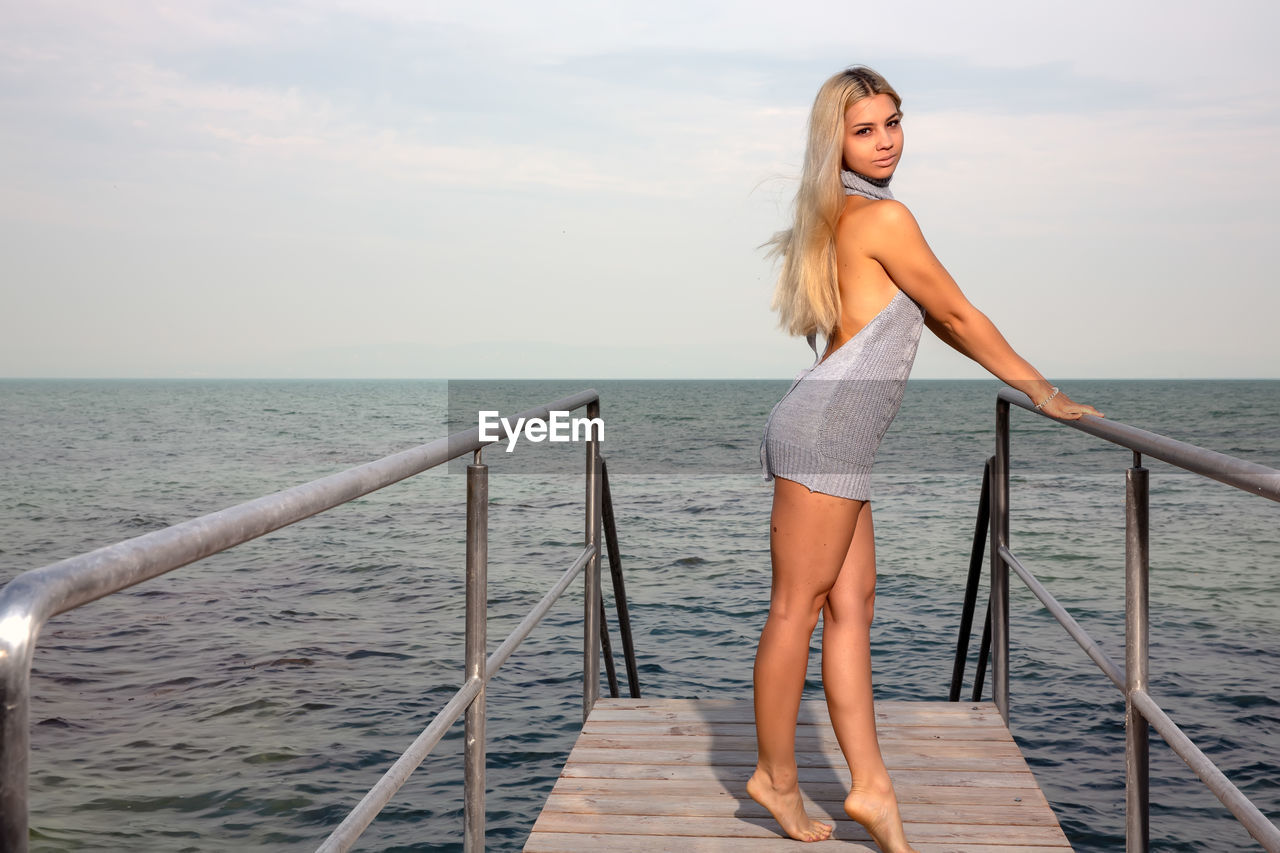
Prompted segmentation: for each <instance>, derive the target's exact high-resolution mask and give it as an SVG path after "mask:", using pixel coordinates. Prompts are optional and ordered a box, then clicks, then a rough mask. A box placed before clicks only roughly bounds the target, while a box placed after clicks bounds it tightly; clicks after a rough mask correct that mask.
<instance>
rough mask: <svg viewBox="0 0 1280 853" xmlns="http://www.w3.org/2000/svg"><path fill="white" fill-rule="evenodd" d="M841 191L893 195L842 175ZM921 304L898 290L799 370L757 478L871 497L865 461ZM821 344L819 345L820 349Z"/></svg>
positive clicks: (896, 392) (913, 344) (769, 430)
mask: <svg viewBox="0 0 1280 853" xmlns="http://www.w3.org/2000/svg"><path fill="white" fill-rule="evenodd" d="M841 180H842V183H843V184H844V186H845V193H846V194H847V195H862V196H865V197H867V198H874V199H891V198H893V194H892V193H891V192H890V191H889V188H888V180H884V181H883V182H880V181H875V180H873V179H870V178H867V176H865V175H860V174H858V173H857V172H852V171H849V170H845V171H844V172H843V173H842V175H841ZM923 327H924V309H923V308H922V307H921V306H920V305H919V304H918V303H916V302H915V301H914V300H913V299H911V297H910V296H908V295H907V294H906V292H905V291H903V290H901V289H899V290H897V291H896V292H895V294H894V296H893V298H892V299H891V300H890V301H889V304H888V305H886V306H885V307H884V308H883V309H882V310H881V311H880V313H879V314H877V315H876V316H875V317H873V318H872V319H871V320H870V321H869V322H868V323H867V324H866V325H865V326H863V327H862V328H861V329H859V330H858V332H857V333H856V334H855V335H854V336H853V337H852V338H850V339H849V340H848V341H846V342H845V343H844V344H842V345H841V346H839V347H838V348H836V349H835V350H834V351H833V352H831V353H830V354H829V355H828V356H827V358H826V360H825V361H823V360H822V358H821V355H820V350H819V349H818V347H817V342H816V338H817V336H816V335H810V336H809V344H810V346H812V347H813V349H814V355H815V360H814V364H813V366H811V367H808V368H806V369H804V370H802V371H801V372H800V374H799V375H798V376H797V377H796V379H795V382H793V383H792V385H791V388H790V390H788V391H787V393H786V394H785V395H784V396H783V398H782V400H780V401H779V402H778V404H777V405H776V406H774V407H773V410H772V411H771V412H770V413H769V418H768V420H767V421H766V422H765V429H764V437H763V439H762V440H761V442H760V464H761V468H762V472H763V476H764V478H765V479H766V480H771V479H773V478H774V477H775V476H777V477H783V478H785V479H788V480H794V481H796V482H798V483H801V484H803V485H804V486H806V487H807V488H808V489H809V490H810V491H815V492H823V493H825V494H830V495H835V496H837V497H844V498H851V499H856V500H869V499H870V497H871V485H870V482H871V465H872V463H873V462H874V460H875V455H876V450H877V449H878V448H879V445H880V440H881V439H882V438H883V437H884V434H885V432H887V431H888V429H889V425H890V424H891V423H892V422H893V419H894V418H895V417H896V416H897V413H898V408H899V406H900V405H901V402H902V396H903V393H904V391H905V390H906V383H907V377H908V376H909V375H910V373H911V368H912V366H913V364H914V363H915V355H916V348H917V345H918V344H919V341H920V333H921V330H922V329H923ZM824 348H825V347H824Z"/></svg>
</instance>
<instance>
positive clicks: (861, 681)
mask: <svg viewBox="0 0 1280 853" xmlns="http://www.w3.org/2000/svg"><path fill="white" fill-rule="evenodd" d="M875 598H876V545H875V530H874V528H873V527H872V523H871V504H870V502H863V504H862V507H861V509H860V511H859V513H858V518H857V525H856V527H855V528H854V531H853V541H852V542H851V543H850V545H849V552H848V554H847V555H846V556H845V559H844V563H843V565H842V566H841V567H840V574H839V576H838V577H837V578H836V582H835V585H834V586H833V587H832V588H831V592H830V593H829V594H828V595H827V600H826V604H825V605H824V606H823V610H822V687H823V690H824V691H825V692H826V695H827V708H828V709H829V710H830V712H831V725H832V727H833V728H834V729H835V732H836V739H837V740H838V741H839V742H840V750H841V751H842V752H843V753H844V757H845V760H846V761H848V762H849V770H850V772H851V773H852V774H853V786H852V788H851V789H850V791H849V796H848V797H847V798H846V799H845V802H844V808H845V811H846V812H847V813H848V814H849V817H851V818H853V819H854V820H856V821H858V823H860V824H862V825H863V826H865V827H866V828H867V831H868V832H870V833H871V837H872V838H874V839H875V842H876V844H878V845H879V846H880V849H881V850H882V851H884V853H914V848H913V847H912V846H911V845H910V844H908V843H907V839H906V836H905V834H904V833H903V830H902V819H901V817H899V814H898V800H897V797H896V796H895V795H894V792H893V783H892V782H891V781H890V779H889V771H888V770H887V769H886V768H885V766H884V758H883V757H882V756H881V755H880V742H879V740H878V739H877V737H876V718H875V708H874V705H873V703H872V696H871V618H872V615H873V613H874V611H875Z"/></svg>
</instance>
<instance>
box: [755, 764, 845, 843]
mask: <svg viewBox="0 0 1280 853" xmlns="http://www.w3.org/2000/svg"><path fill="white" fill-rule="evenodd" d="M747 793H748V794H750V795H751V799H753V800H755V801H756V802H757V803H759V804H760V805H762V806H764V807H765V808H766V809H768V810H769V814H771V815H773V818H774V820H776V821H777V822H778V825H779V826H781V827H782V831H783V832H785V833H786V834H787V835H789V836H790V837H792V838H794V839H796V840H798V841H823V840H825V839H827V838H829V837H830V836H831V830H832V829H833V828H834V827H831V826H828V825H827V824H825V823H822V822H820V821H816V820H810V819H809V816H808V815H807V814H805V813H804V802H803V801H802V800H801V799H800V787H799V786H798V785H794V784H793V785H792V786H791V788H790V789H789V790H787V789H783V790H779V789H777V788H775V787H774V786H773V780H772V779H770V778H769V776H768V774H766V773H764V772H763V771H762V770H760V768H758V767H757V768H756V772H754V773H752V774H751V778H750V779H748V780H747Z"/></svg>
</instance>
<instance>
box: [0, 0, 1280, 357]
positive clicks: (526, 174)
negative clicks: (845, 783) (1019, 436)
mask: <svg viewBox="0 0 1280 853" xmlns="http://www.w3.org/2000/svg"><path fill="white" fill-rule="evenodd" d="M1277 32H1280V4H1276V3H1274V2H1234V1H1232V2H1212V3H1211V2H1194V3H1193V2H1169V0H1162V2H1119V3H1117V2H1114V0H1110V1H1109V2H1079V0H1072V1H1071V2H1036V3H1027V2H973V0H971V2H967V3H963V4H960V3H949V2H904V0H895V2H892V3H884V2H879V3H858V2H847V0H846V2H838V3H820V2H798V1H797V0H793V2H787V3H779V2H776V0H770V2H767V3H755V2H736V0H735V2H712V3H707V2H689V1H688V0H684V2H676V3H671V2H652V0H650V2H645V3H625V4H620V3H586V2H572V3H569V2H545V0H539V2H527V0H525V2H495V0H490V1H489V2H485V3H463V2H450V3H436V2H427V3H422V2H408V1H407V0H406V2H394V0H373V2H369V0H349V2H283V3H262V2H259V1H258V0H254V2H248V0H246V2H235V0H228V2H216V3H211V2H196V0H182V2H176V3H148V2H124V0H122V2H107V3H104V2H100V0H85V2H45V0H41V2H12V3H7V4H4V7H3V10H0V217H2V218H3V222H2V225H3V227H2V228H0V276H2V283H0V288H2V291H0V294H2V301H0V375H3V376H50V377H53V376H84V377H89V376H148V377H149V376H173V377H185V376H244V377H330V376H331V377H436V378H446V379H447V378H470V377H475V378H484V377H527V378H560V377H590V378H632V377H655V378H662V377H673V378H684V377H726V378H750V377H779V378H790V377H791V376H793V375H794V374H795V373H796V372H797V371H798V370H799V369H800V368H802V367H805V366H807V365H808V364H809V362H811V361H812V355H811V354H810V353H809V350H808V348H807V346H806V345H805V343H804V341H803V339H797V338H788V337H787V336H785V335H784V334H783V333H781V332H780V331H778V330H777V327H776V319H775V316H774V315H773V314H772V313H771V312H770V310H769V300H770V296H771V294H772V289H773V278H774V269H773V267H772V265H771V264H770V263H769V262H767V261H766V260H765V259H764V256H763V252H762V251H761V250H759V248H758V246H759V245H760V244H761V243H762V242H763V241H764V240H766V239H767V238H768V237H769V236H770V234H772V233H773V232H774V231H775V230H777V229H779V228H781V227H785V224H786V214H787V211H788V207H789V205H790V201H791V197H792V194H793V192H794V188H795V183H794V181H795V178H796V176H797V175H798V171H799V162H800V157H801V152H802V145H803V141H804V140H803V132H804V122H805V118H806V114H807V110H808V107H809V105H810V104H811V103H812V98H813V95H814V93H815V91H816V89H817V87H818V85H819V84H820V83H821V82H822V81H823V80H824V79H825V78H826V77H827V76H829V75H830V74H832V73H834V72H835V71H837V70H839V69H840V68H842V67H844V66H845V65H848V64H853V63H863V64H869V65H871V66H872V67H874V68H876V69H877V70H878V71H880V72H881V73H882V74H884V75H885V76H886V77H887V78H888V79H889V81H890V82H891V83H892V84H893V85H894V86H895V87H896V88H897V89H898V91H899V92H900V93H901V94H902V96H903V98H904V103H903V109H904V114H905V118H904V122H903V126H904V130H905V133H906V141H905V154H904V158H903V161H902V165H901V166H900V167H899V169H898V171H897V174H896V175H895V177H894V182H893V189H894V191H895V193H896V195H897V197H898V198H899V199H900V200H902V201H903V202H905V203H906V204H907V205H908V206H909V207H910V208H911V210H912V211H913V212H914V214H915V216H916V218H917V219H918V220H919V222H920V224H921V226H922V228H923V229H924V233H925V236H926V238H927V239H928V240H929V242H930V244H931V245H932V246H933V248H934V251H935V252H936V254H937V255H938V257H939V258H940V259H941V260H942V262H943V263H944V264H945V265H946V266H947V268H948V269H949V270H950V271H951V273H952V275H953V276H954V277H955V278H956V280H957V281H958V282H959V284H960V286H961V288H962V289H963V290H964V291H965V293H966V294H967V295H968V297H969V299H970V300H971V301H972V302H973V303H974V304H975V305H977V306H978V308H980V309H981V310H983V311H984V312H985V313H986V314H987V315H988V316H989V317H991V319H992V320H993V321H995V323H996V325H997V326H998V327H999V328H1000V330H1001V331H1002V333H1003V334H1004V335H1005V337H1006V338H1007V339H1008V340H1009V341H1010V343H1011V344H1012V345H1013V346H1014V348H1015V349H1017V350H1018V351H1019V352H1020V353H1021V354H1022V355H1023V356H1025V357H1026V358H1027V359H1028V360H1029V361H1031V362H1032V363H1033V364H1034V365H1036V367H1038V368H1039V369H1040V370H1041V371H1042V372H1043V373H1044V374H1045V375H1046V376H1048V377H1049V378H1050V379H1055V380H1056V379H1060V378H1073V377H1122V378H1130V377H1132V378H1147V377H1173V378H1181V377H1278V376H1280V331H1278V330H1277V322H1276V318H1277V317H1278V316H1280V297H1277V290H1276V275H1275V269H1276V268H1277V263H1278V262H1280V237H1278V236H1277V235H1278V234H1280V179H1278V174H1280V173H1278V169H1277V166H1276V157H1277V155H1278V154H1280V60H1278V59H1277V57H1280V51H1277V49H1276V43H1275V34H1276V33H1277ZM987 375H988V374H986V373H985V371H983V370H982V369H981V368H980V367H978V366H977V365H975V364H973V363H971V362H968V361H966V360H965V359H964V358H963V357H961V356H960V355H959V354H957V353H955V352H954V351H953V350H951V349H949V348H948V347H946V346H945V345H943V344H942V343H941V342H939V341H937V340H936V339H934V338H933V337H932V336H931V335H930V334H929V333H928V331H926V332H925V338H924V339H922V341H921V347H920V353H919V356H918V358H917V361H916V367H915V372H914V373H913V376H915V377H917V378H940V377H981V376H987Z"/></svg>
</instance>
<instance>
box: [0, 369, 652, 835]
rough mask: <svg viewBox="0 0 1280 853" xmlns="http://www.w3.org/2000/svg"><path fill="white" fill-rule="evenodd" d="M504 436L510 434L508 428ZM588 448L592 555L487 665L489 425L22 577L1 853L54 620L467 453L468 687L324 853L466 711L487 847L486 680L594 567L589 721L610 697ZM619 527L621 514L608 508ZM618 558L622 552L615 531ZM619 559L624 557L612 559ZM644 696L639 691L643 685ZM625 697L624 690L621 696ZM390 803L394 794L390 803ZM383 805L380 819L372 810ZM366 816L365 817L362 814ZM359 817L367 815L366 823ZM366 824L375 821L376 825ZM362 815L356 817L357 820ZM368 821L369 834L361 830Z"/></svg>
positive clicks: (617, 593)
mask: <svg viewBox="0 0 1280 853" xmlns="http://www.w3.org/2000/svg"><path fill="white" fill-rule="evenodd" d="M583 406H585V407H587V414H588V417H593V418H598V417H599V413H600V397H599V394H598V393H596V391H595V390H593V389H588V390H584V391H580V392H578V393H576V394H571V395H568V396H566V397H563V398H561V399H559V400H556V401H554V402H551V403H548V404H546V405H544V406H537V407H534V408H532V409H529V410H528V411H525V412H522V413H520V415H519V416H518V417H519V418H523V419H525V420H526V421H527V420H528V419H530V418H541V419H547V418H549V417H550V416H551V413H552V412H553V411H574V410H576V409H579V408H582V407H583ZM503 431H505V427H503ZM588 433H589V435H588V437H587V441H586V442H585V443H586V457H587V469H586V483H587V493H586V498H587V500H586V524H587V535H586V547H585V548H584V549H583V551H582V553H581V554H580V555H579V557H578V558H577V559H576V560H575V561H574V563H573V565H572V566H571V567H570V568H569V570H568V571H566V572H565V573H564V575H563V576H562V577H561V578H560V580H559V581H557V583H556V584H555V585H554V586H553V588H552V589H551V591H550V592H548V593H547V595H546V596H544V597H543V599H542V600H541V601H539V602H538V604H537V605H535V606H534V608H533V609H532V610H531V611H530V613H529V614H528V615H527V616H526V617H525V619H524V620H523V621H522V622H521V623H520V625H519V626H517V628H516V629H515V630H514V631H512V632H511V634H510V635H509V636H508V637H507V639H506V640H505V641H504V642H503V643H502V644H501V645H500V646H499V647H498V648H497V649H496V650H495V651H494V652H493V654H491V655H489V656H488V658H487V659H486V658H485V657H484V652H485V631H484V625H485V622H486V621H487V614H486V609H485V608H486V607H487V595H486V594H485V584H486V577H485V574H486V564H487V541H488V532H487V528H488V525H487V522H488V497H487V494H488V492H487V489H488V486H487V483H488V480H487V471H488V469H487V467H486V466H484V465H481V464H479V461H480V451H481V449H482V448H483V447H486V446H488V445H489V442H488V441H484V440H482V439H481V437H480V427H479V426H478V425H477V426H476V427H475V428H474V429H469V430H462V431H460V432H456V433H453V434H452V435H449V436H446V437H445V438H441V439H437V440H435V441H432V442H429V443H427V444H423V445H420V446H418V447H415V448H412V449H409V450H405V451H402V452H400V453H396V454H392V455H390V456H387V457H384V458H382V459H379V460H376V461H374V462H369V463H366V464H364V465H359V466H357V467H355V468H351V469H349V470H347V471H343V472H340V473H337V474H332V475H330V476H327V477H323V478H321V479H318V480H314V481H312V482H309V483H305V484H303V485H300V486H295V487H293V488H290V489H285V490H283V491H279V492H276V493H274V494H271V495H265V496H263V497H260V498H256V499H254V500H251V501H247V502H245V503H242V504H238V505H236V506H233V507H229V508H227V509H223V510H220V511H218V512H213V513H210V514H208V515H204V516H201V517H199V518H195V519H191V520H189V521H185V522H182V523H179V524H175V525H172V526H170V527H166V528H164V529H163V530H157V531H153V532H150V533H145V534H143V535H141V536H136V537H134V538H132V539H127V540H125V541H123V542H118V543H116V544H114V545H108V546H106V547H103V548H98V549H96V550H94V551H90V552H88V553H85V554H81V555H79V556H76V557H71V558H69V559H66V560H62V561H59V562H57V563H53V564H50V565H48V566H44V567H42V568H38V569H32V570H30V571H27V572H23V573H22V574H20V575H18V576H17V577H15V578H13V579H12V580H11V581H9V583H8V584H6V585H5V587H4V588H3V589H2V590H0V849H2V850H6V851H17V853H23V851H26V850H27V839H28V815H27V793H28V790H27V786H28V762H29V755H30V723H29V713H30V676H31V663H32V657H33V654H34V651H35V645H36V640H37V638H38V636H39V634H40V631H41V629H42V628H43V627H44V624H45V623H46V622H47V621H48V620H49V619H51V618H53V617H54V616H56V615H58V614H60V613H65V612H67V611H68V610H73V609H75V608H77V607H80V606H82V605H84V604H87V603H89V602H91V601H94V600H96V599H98V598H102V597H103V596H106V595H110V594H112V593H114V592H119V591H120V590H122V589H126V588H128V587H130V586H133V585H134V584H137V583H141V582H142V581H146V580H150V579H152V578H155V577H158V576H160V575H162V574H165V573H166V572H170V571H173V570H174V569H177V568H180V567H182V566H185V565H188V564H190V563H194V562H196V561H198V560H201V559H204V558H205V557H209V556H211V555H213V554H217V553H220V552H222V551H225V550H227V549H229V548H232V547H235V546H236V545H240V544H242V543H244V542H248V541H250V540H251V539H255V538H257V537H259V536H262V535H264V534H267V533H270V532H272V531H274V530H279V529H280V528H282V527H286V526H288V525H291V524H294V523H296V522H299V521H302V520H303V519H306V518H309V517H311V516H313V515H316V514H318V513H321V512H324V511H326V510H330V509H333V508H334V507H337V506H340V505H342V504H344V503H347V502H348V501H351V500H354V499H355V498H358V497H361V496H363V495H366V494H369V493H371V492H374V491H377V490H379V489H382V488H385V487H387V486H390V485H392V484H394V483H397V482H400V481H401V480H404V479H407V478H409V477H412V476H414V475H416V474H420V473H422V472H424V471H426V470H428V469H431V468H434V467H437V466H439V465H442V464H444V463H446V462H448V461H450V460H451V459H455V458H457V457H459V456H463V455H465V454H467V453H473V454H474V463H473V464H472V465H470V466H468V483H467V485H468V492H467V502H468V514H467V522H468V526H467V546H468V547H467V581H468V583H467V600H468V606H467V627H466V637H467V654H466V658H467V674H466V679H465V681H464V683H463V685H462V687H461V688H460V689H459V690H458V691H457V693H455V694H454V697H453V698H452V699H451V700H450V701H449V703H448V704H446V705H445V707H444V708H443V709H442V710H441V711H440V712H439V713H438V714H437V715H436V718H435V719H434V720H433V721H432V722H431V724H430V725H428V726H427V728H426V729H425V730H424V731H423V732H422V734H420V735H419V736H418V738H417V740H415V741H414V743H413V745H411V746H410V747H409V749H408V750H406V752H405V753H404V755H402V756H401V758H400V759H399V760H397V762H396V763H395V764H394V765H393V766H392V768H391V769H390V770H388V771H387V773H386V774H385V775H384V776H383V778H382V780H380V781H379V782H378V784H377V785H375V786H374V789H373V790H371V791H370V792H369V794H368V795H366V797H365V799H364V800H362V801H361V803H360V805H358V806H357V807H356V810H354V811H353V812H352V814H351V815H349V816H348V818H347V820H345V821H344V822H343V823H342V824H341V825H340V826H339V827H338V829H335V830H334V833H333V835H332V836H330V839H329V841H326V842H325V845H324V846H322V848H321V849H324V850H346V849H348V848H349V847H350V845H351V843H353V842H354V841H355V839H356V837H358V835H359V834H360V832H361V831H363V830H364V828H365V827H366V826H368V823H369V821H371V820H372V819H373V817H374V816H375V815H376V814H377V812H378V811H379V810H381V808H382V806H383V805H385V803H386V801H387V800H389V799H390V796H391V795H392V794H394V793H395V790H397V789H399V787H400V786H401V785H402V784H403V783H404V781H405V779H407V778H408V775H409V774H410V773H412V772H413V769H414V768H416V767H417V766H418V765H419V764H420V763H421V762H422V760H423V759H424V758H425V757H426V755H427V754H428V753H429V752H430V750H431V748H432V747H434V746H435V744H436V743H438V742H439V741H440V739H441V738H442V737H443V736H444V734H445V732H446V731H447V729H448V727H449V726H450V725H451V724H452V723H453V722H454V721H455V720H456V719H457V718H458V716H459V715H461V714H462V713H463V712H464V711H465V712H466V714H467V738H466V739H467V755H466V765H467V767H466V773H465V783H464V784H465V787H466V795H465V801H466V822H465V832H464V838H465V841H464V845H465V848H466V850H467V851H468V853H472V851H478V850H483V849H484V823H483V821H484V693H485V690H484V688H485V683H486V682H487V681H488V680H489V679H490V678H491V677H492V676H493V674H494V673H495V672H496V671H497V669H498V667H500V666H501V665H502V663H503V662H504V661H505V660H506V659H507V658H508V657H509V656H510V655H511V653H512V652H513V651H514V650H515V648H516V646H518V645H519V643H520V642H521V641H522V640H523V639H524V638H525V637H526V636H528V634H529V632H530V631H532V630H533V628H534V626H535V625H537V623H538V622H539V621H540V620H541V619H542V617H543V616H544V615H545V614H546V612H547V610H548V609H549V608H550V607H551V605H552V604H553V603H554V602H555V600H556V599H557V598H559V596H560V595H561V594H562V593H563V592H564V590H565V589H566V588H567V587H568V585H569V583H570V582H571V581H572V580H573V578H574V577H575V576H576V575H577V574H578V573H579V572H583V571H584V570H585V582H584V593H585V599H584V619H583V655H584V660H583V714H584V718H585V716H586V714H587V713H589V711H590V709H591V705H592V704H594V702H595V699H596V696H598V693H599V657H600V633H601V628H602V627H603V618H602V617H603V612H602V610H601V609H598V608H597V604H600V605H602V604H603V592H602V590H601V588H600V554H601V550H602V549H601V547H600V519H601V513H602V506H601V505H602V503H603V499H604V497H605V494H606V493H605V492H604V490H603V489H602V488H601V485H602V482H601V481H602V479H603V477H604V459H603V457H602V455H601V454H600V450H599V437H598V436H597V435H595V434H594V431H592V430H588ZM608 515H609V518H610V522H612V516H613V514H612V507H609V508H608ZM609 526H610V536H611V537H613V540H614V541H613V543H612V544H611V548H610V550H611V551H616V532H613V531H612V523H610V525H609ZM610 556H611V557H612V556H613V554H611V555H610ZM611 568H612V570H613V575H614V577H615V578H616V579H617V583H615V588H614V599H615V603H616V604H617V605H618V607H619V615H620V619H619V627H620V629H621V630H622V631H623V632H624V634H623V646H624V650H625V653H626V655H627V656H628V657H627V668H628V673H631V672H634V671H635V661H634V647H633V644H632V642H631V637H630V633H629V632H630V620H629V617H628V618H623V617H624V616H625V614H626V601H625V592H624V590H623V587H622V585H621V564H620V562H617V561H611ZM632 690H633V695H638V691H639V687H638V684H637V683H636V682H635V681H634V680H633V682H632ZM613 692H614V695H616V688H615V689H614V691H613ZM384 795H385V797H384ZM379 799H381V804H379V805H378V807H377V808H376V809H373V810H372V811H371V812H370V811H369V806H368V805H366V803H367V802H368V803H372V802H373V801H375V800H379ZM362 808H363V811H362ZM357 812H359V816H358V817H357ZM365 817H367V820H365ZM353 818H355V820H354V821H353ZM361 820H363V823H362V824H361V825H360V826H359V829H355V830H354V832H353V831H352V830H353V829H354V825H355V823H358V822H359V821H361Z"/></svg>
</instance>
